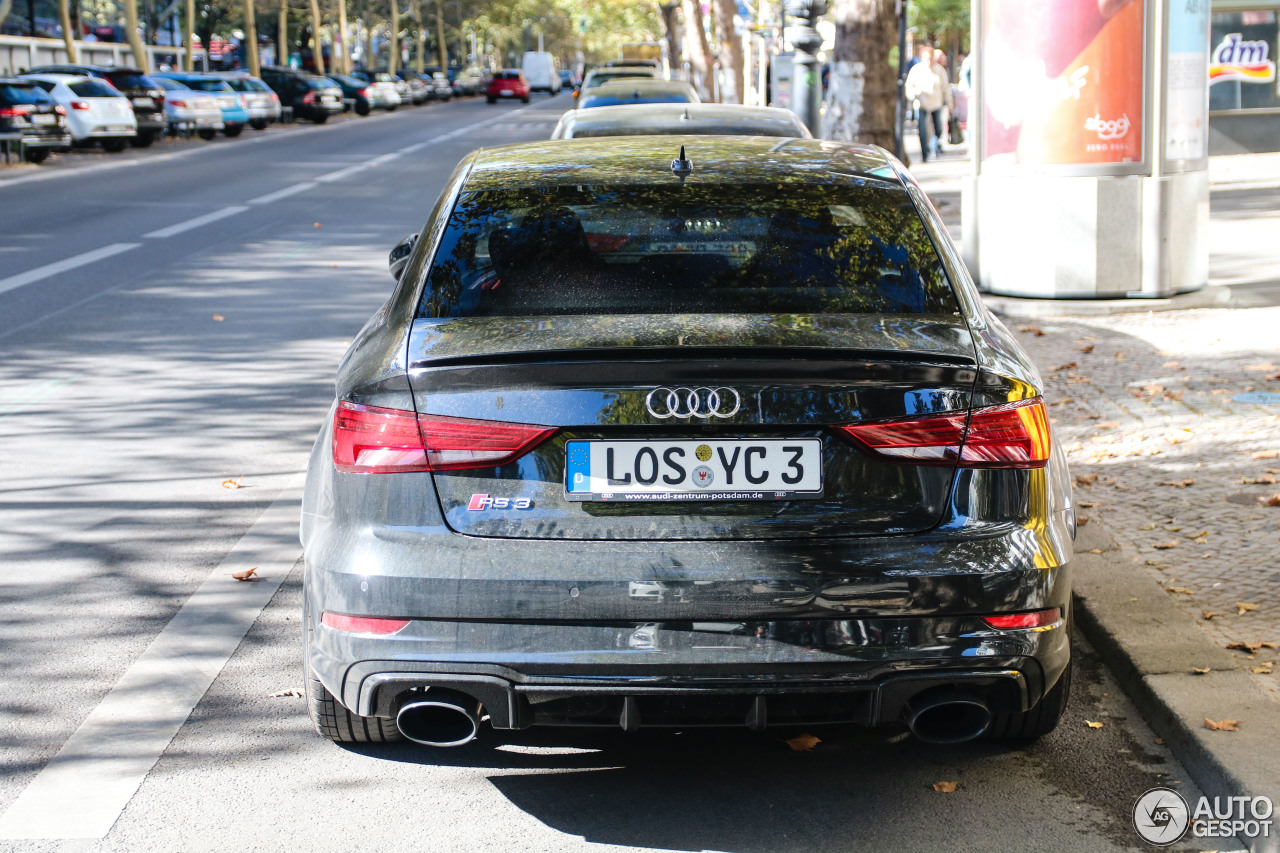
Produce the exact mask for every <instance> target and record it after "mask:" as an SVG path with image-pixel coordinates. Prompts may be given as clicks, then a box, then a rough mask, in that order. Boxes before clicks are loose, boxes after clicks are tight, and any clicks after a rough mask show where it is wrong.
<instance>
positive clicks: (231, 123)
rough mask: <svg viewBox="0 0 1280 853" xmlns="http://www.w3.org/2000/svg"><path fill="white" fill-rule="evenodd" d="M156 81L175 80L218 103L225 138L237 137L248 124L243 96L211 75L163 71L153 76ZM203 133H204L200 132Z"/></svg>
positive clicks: (247, 114)
mask: <svg viewBox="0 0 1280 853" xmlns="http://www.w3.org/2000/svg"><path fill="white" fill-rule="evenodd" d="M155 76H156V78H157V79H159V78H161V77H163V78H165V79H166V80H176V81H177V82H179V83H181V84H182V85H184V86H186V87H187V88H188V89H191V90H193V91H196V92H204V93H205V94H207V95H209V96H211V97H212V98H214V99H215V100H216V101H217V102H218V108H219V109H221V110H222V125H223V126H222V132H223V134H225V135H226V136H231V137H235V136H239V135H240V134H241V132H242V131H244V128H245V125H247V124H248V123H249V107H248V105H247V104H246V103H245V98H244V95H242V94H240V93H239V92H237V91H236V90H235V89H233V88H231V85H230V84H229V83H227V81H226V80H223V79H221V78H220V77H215V76H214V75H212V74H196V73H189V72H185V71H165V72H163V73H160V74H156V75H155ZM201 133H204V131H201Z"/></svg>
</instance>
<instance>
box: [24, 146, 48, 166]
mask: <svg viewBox="0 0 1280 853" xmlns="http://www.w3.org/2000/svg"><path fill="white" fill-rule="evenodd" d="M24 156H25V157H26V160H27V162H28V163H43V162H44V161H45V160H48V159H49V149H48V148H32V149H29V150H28V151H27V152H26V153H25V155H24Z"/></svg>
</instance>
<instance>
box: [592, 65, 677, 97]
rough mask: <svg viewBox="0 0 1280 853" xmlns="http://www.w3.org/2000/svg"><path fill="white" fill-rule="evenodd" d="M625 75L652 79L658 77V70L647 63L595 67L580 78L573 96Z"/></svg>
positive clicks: (629, 77)
mask: <svg viewBox="0 0 1280 853" xmlns="http://www.w3.org/2000/svg"><path fill="white" fill-rule="evenodd" d="M623 77H626V78H628V79H631V78H644V77H648V78H650V79H652V80H656V79H658V71H657V69H656V68H652V67H650V66H648V65H640V66H623V67H621V68H596V69H593V70H591V71H588V72H587V76H586V77H583V78H582V85H581V86H579V87H578V88H577V89H575V90H574V93H573V96H574V97H575V98H578V97H581V96H582V95H584V94H586V93H587V91H588V90H590V89H594V88H595V87H597V86H603V85H604V84H605V83H608V82H609V81H611V80H618V79H620V78H623Z"/></svg>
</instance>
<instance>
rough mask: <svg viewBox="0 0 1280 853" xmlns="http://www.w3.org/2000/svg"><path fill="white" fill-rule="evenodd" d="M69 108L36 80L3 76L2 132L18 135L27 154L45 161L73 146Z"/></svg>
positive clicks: (0, 92)
mask: <svg viewBox="0 0 1280 853" xmlns="http://www.w3.org/2000/svg"><path fill="white" fill-rule="evenodd" d="M66 116H67V111H66V108H64V107H63V106H61V105H60V104H59V103H58V102H57V101H55V100H54V99H53V98H52V97H51V96H50V95H49V93H48V92H46V91H45V90H44V89H42V88H40V86H38V85H36V82H35V81H34V80H24V79H22V78H21V77H0V136H9V135H17V136H18V139H17V140H16V141H17V143H18V146H19V147H20V150H21V151H22V156H23V158H24V159H25V160H26V161H27V162H28V163H43V162H44V161H45V160H47V159H48V158H49V154H50V153H51V152H54V151H67V150H69V149H70V148H71V131H69V130H68V129H67V118H66Z"/></svg>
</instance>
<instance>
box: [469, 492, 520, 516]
mask: <svg viewBox="0 0 1280 853" xmlns="http://www.w3.org/2000/svg"><path fill="white" fill-rule="evenodd" d="M467 509H469V510H471V511H473V512H479V511H480V510H482V509H533V501H532V500H530V499H529V498H495V497H490V496H489V495H472V496H471V503H469V504H467Z"/></svg>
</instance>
